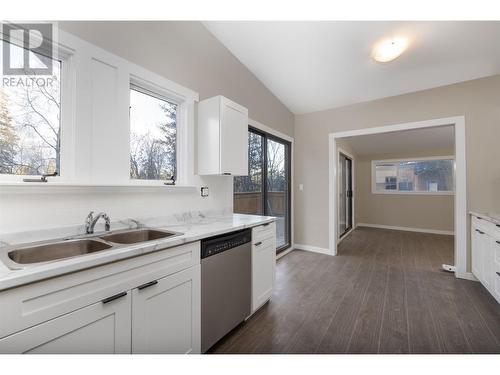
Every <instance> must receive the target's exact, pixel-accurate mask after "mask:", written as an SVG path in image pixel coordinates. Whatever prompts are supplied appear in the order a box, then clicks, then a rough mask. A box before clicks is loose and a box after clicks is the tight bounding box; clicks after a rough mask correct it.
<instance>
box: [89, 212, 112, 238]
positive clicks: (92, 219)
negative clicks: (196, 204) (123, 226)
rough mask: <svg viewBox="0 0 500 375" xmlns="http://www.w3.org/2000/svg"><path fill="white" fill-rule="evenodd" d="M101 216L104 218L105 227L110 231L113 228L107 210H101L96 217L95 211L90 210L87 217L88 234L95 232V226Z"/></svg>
mask: <svg viewBox="0 0 500 375" xmlns="http://www.w3.org/2000/svg"><path fill="white" fill-rule="evenodd" d="M100 218H103V219H104V229H105V230H106V231H109V230H110V229H111V220H110V218H109V216H108V215H107V214H106V213H105V212H100V213H99V214H97V215H96V217H94V211H90V213H89V214H88V215H87V218H86V219H85V232H86V233H87V234H93V233H94V228H95V225H96V224H97V222H98V221H99V219H100Z"/></svg>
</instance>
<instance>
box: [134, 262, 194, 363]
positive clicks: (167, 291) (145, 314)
mask: <svg viewBox="0 0 500 375" xmlns="http://www.w3.org/2000/svg"><path fill="white" fill-rule="evenodd" d="M199 285H200V266H195V267H191V268H189V269H187V270H184V271H181V272H178V273H176V274H174V275H171V276H168V277H165V278H162V279H160V280H154V281H151V282H149V283H146V284H144V285H142V286H140V287H138V288H135V289H133V290H132V353H148V354H156V353H174V354H185V353H199V352H200V339H199V338H200V332H201V327H200V322H201V316H200V314H201V306H200V303H201V296H200V287H199Z"/></svg>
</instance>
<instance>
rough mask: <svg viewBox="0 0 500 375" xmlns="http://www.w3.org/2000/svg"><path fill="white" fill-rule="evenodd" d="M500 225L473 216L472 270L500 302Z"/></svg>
mask: <svg viewBox="0 0 500 375" xmlns="http://www.w3.org/2000/svg"><path fill="white" fill-rule="evenodd" d="M499 228H500V226H497V225H496V224H494V223H491V222H489V221H487V220H485V219H483V218H479V217H476V216H473V217H472V228H471V252H472V259H471V260H472V265H471V270H472V273H473V274H474V276H476V278H477V279H478V280H479V281H480V282H481V283H482V284H483V285H484V287H485V288H486V289H487V290H488V291H489V292H490V293H491V294H492V295H493V297H495V298H496V300H497V301H498V302H499V303H500V229H499Z"/></svg>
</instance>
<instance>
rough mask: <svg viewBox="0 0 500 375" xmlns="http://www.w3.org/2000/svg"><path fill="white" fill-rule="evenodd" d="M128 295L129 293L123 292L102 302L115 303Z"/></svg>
mask: <svg viewBox="0 0 500 375" xmlns="http://www.w3.org/2000/svg"><path fill="white" fill-rule="evenodd" d="M126 295H127V292H121V293H118V294H115V295H114V296H111V297H108V298H104V299H103V300H102V301H101V302H102V303H103V304H105V303H109V302H111V301H114V300H115V299H118V298H122V297H125V296H126Z"/></svg>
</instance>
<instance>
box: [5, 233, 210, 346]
mask: <svg viewBox="0 0 500 375" xmlns="http://www.w3.org/2000/svg"><path fill="white" fill-rule="evenodd" d="M151 281H154V282H155V283H154V284H152V285H150V286H149V287H147V288H144V287H143V286H145V285H148V283H151ZM156 282H157V283H156ZM139 287H141V290H139ZM200 289H201V285H200V243H199V242H193V243H188V244H184V245H180V246H175V247H172V248H168V249H165V250H160V251H155V252H152V253H150V254H144V255H141V256H137V257H132V258H130V259H125V260H123V261H119V262H112V263H109V264H105V265H102V266H99V267H95V268H90V269H86V270H82V271H79V272H74V273H70V274H66V275H62V276H59V277H53V278H50V279H47V280H41V281H39V282H36V283H31V284H27V285H23V286H20V287H17V288H11V289H7V290H5V291H1V292H0V306H1V308H0V353H131V352H137V353H199V351H200V341H201V329H200V324H201V317H200V313H201V308H200V304H201V297H200ZM110 297H114V298H110Z"/></svg>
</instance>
